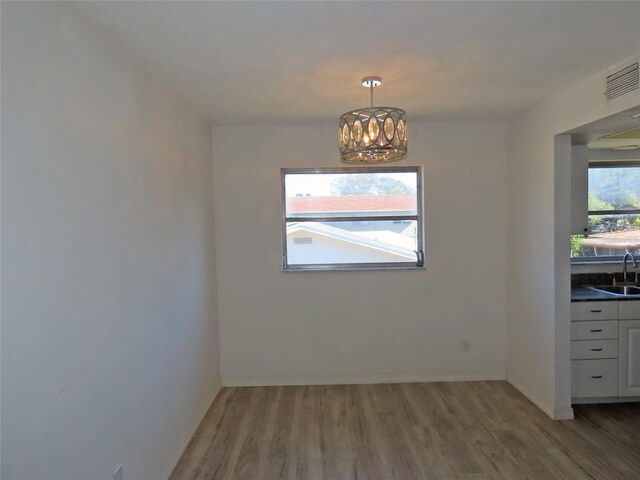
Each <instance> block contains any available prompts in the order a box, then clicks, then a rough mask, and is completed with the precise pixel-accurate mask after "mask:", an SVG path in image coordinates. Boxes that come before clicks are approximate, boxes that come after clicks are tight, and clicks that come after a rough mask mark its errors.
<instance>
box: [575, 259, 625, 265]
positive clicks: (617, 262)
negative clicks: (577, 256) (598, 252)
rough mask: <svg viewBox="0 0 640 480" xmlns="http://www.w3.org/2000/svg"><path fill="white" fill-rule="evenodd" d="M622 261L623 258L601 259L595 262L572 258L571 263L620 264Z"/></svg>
mask: <svg viewBox="0 0 640 480" xmlns="http://www.w3.org/2000/svg"><path fill="white" fill-rule="evenodd" d="M621 263H622V258H621V259H620V260H601V261H593V262H585V261H580V260H578V261H574V260H571V265H620V264H621Z"/></svg>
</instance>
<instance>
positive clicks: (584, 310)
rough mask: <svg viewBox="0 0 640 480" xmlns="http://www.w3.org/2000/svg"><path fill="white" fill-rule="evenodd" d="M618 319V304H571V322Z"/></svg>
mask: <svg viewBox="0 0 640 480" xmlns="http://www.w3.org/2000/svg"><path fill="white" fill-rule="evenodd" d="M638 303H640V302H638ZM617 319H618V302H572V303H571V320H617Z"/></svg>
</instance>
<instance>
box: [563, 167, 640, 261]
mask: <svg viewBox="0 0 640 480" xmlns="http://www.w3.org/2000/svg"><path fill="white" fill-rule="evenodd" d="M588 198H589V235H588V236H586V237H584V236H582V235H574V236H572V237H571V257H572V258H573V259H574V260H578V261H607V260H612V261H613V260H621V258H622V256H623V255H624V254H625V253H627V252H629V253H633V254H634V255H639V254H640V162H633V163H631V162H598V163H591V164H589V197H588Z"/></svg>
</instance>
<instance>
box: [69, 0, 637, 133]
mask: <svg viewBox="0 0 640 480" xmlns="http://www.w3.org/2000/svg"><path fill="white" fill-rule="evenodd" d="M75 6H76V8H78V9H80V10H81V11H82V12H83V14H84V15H86V16H88V17H90V18H92V19H93V20H95V21H97V22H98V23H100V24H102V25H104V26H106V28H107V30H109V31H110V32H111V34H112V35H113V36H114V37H116V38H117V39H118V40H119V41H120V42H121V43H123V44H125V45H126V46H127V48H128V49H129V50H131V51H132V52H133V54H134V55H136V56H137V57H139V59H140V60H141V61H142V62H143V63H144V64H146V66H147V68H149V69H150V70H152V71H153V72H155V73H156V74H157V75H159V76H160V77H161V78H164V79H165V80H166V81H167V82H168V83H169V84H171V85H173V86H174V87H175V88H176V89H178V90H179V91H180V92H181V93H182V94H183V95H184V97H185V98H186V99H187V100H188V102H189V103H191V104H192V105H193V106H195V107H196V108H197V109H199V110H200V111H202V112H203V113H205V114H206V115H207V116H208V117H209V118H210V119H211V121H212V122H213V123H214V124H216V125H223V124H231V125H238V124H261V123H298V122H312V121H324V120H327V121H336V119H337V117H338V116H339V115H340V114H342V113H343V112H345V111H346V110H349V109H351V108H356V107H362V106H368V93H367V91H366V90H365V89H364V88H363V87H362V86H360V79H361V77H363V76H365V75H371V74H378V75H381V76H382V77H383V81H384V85H383V86H382V87H380V88H378V89H377V90H376V101H375V103H376V104H377V105H383V104H387V105H393V106H397V107H401V108H404V109H406V110H407V112H408V115H409V117H410V119H416V118H420V119H467V118H488V119H491V118H505V117H508V116H509V115H511V114H513V113H515V112H517V111H520V110H522V109H523V108H526V107H528V106H530V105H532V104H534V103H536V102H539V101H540V100H542V99H543V98H545V97H547V96H549V95H551V94H553V93H555V92H557V91H559V90H562V89H563V88H566V87H569V86H570V85H572V84H573V83H575V82H578V81H580V80H582V79H583V78H585V77H586V76H588V75H590V74H593V73H596V72H599V71H600V70H603V69H605V68H607V67H609V66H610V65H612V64H614V63H617V62H618V61H620V60H621V59H624V58H625V57H628V56H631V55H635V54H637V53H639V52H640V35H639V34H638V24H639V23H640V2H611V1H602V2H535V1H534V2H497V3H494V2H477V1H472V2H406V3H405V2H295V3H294V2H255V3H254V2H110V1H107V2H80V3H78V4H75Z"/></svg>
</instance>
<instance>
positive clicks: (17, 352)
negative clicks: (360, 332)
mask: <svg viewBox="0 0 640 480" xmlns="http://www.w3.org/2000/svg"><path fill="white" fill-rule="evenodd" d="M72 10H73V7H68V6H64V5H61V4H53V3H49V4H36V3H26V2H23V3H7V2H3V4H2V39H1V41H2V289H3V290H2V459H3V462H2V473H1V476H2V479H3V480H18V479H21V480H22V479H24V480H37V479H46V480H56V479H60V480H87V479H92V480H99V479H105V480H106V479H111V478H112V474H113V471H114V469H115V468H116V467H117V465H118V464H120V463H122V464H124V473H125V475H124V477H125V478H126V479H132V480H133V479H135V480H145V479H146V480H159V479H162V478H166V477H167V476H168V474H169V472H170V470H171V468H172V467H173V463H174V462H175V461H176V460H177V458H178V455H179V454H180V452H181V449H182V448H183V447H184V446H185V442H186V441H188V439H189V437H190V436H191V434H192V433H193V428H194V427H195V426H196V424H197V423H198V422H199V420H200V419H201V418H202V415H203V413H204V411H205V409H206V408H207V407H208V406H209V405H210V403H211V401H212V400H213V398H214V396H215V394H216V392H217V390H218V388H219V385H220V381H219V377H218V368H217V367H218V347H217V340H218V332H217V320H216V301H215V273H214V271H215V260H214V253H215V252H214V247H213V244H214V238H213V220H212V214H213V206H212V200H213V194H212V187H211V178H212V164H211V132H210V127H209V126H208V124H207V123H206V122H205V121H203V120H202V119H200V118H199V117H198V116H197V115H195V114H194V113H192V112H191V111H189V110H188V109H186V108H185V107H184V106H183V103H182V101H181V100H180V99H179V98H177V97H176V96H175V95H174V94H173V93H172V92H171V91H169V90H168V89H167V88H165V87H164V86H163V85H162V84H160V83H158V82H157V81H155V80H154V79H153V78H151V77H149V76H148V75H146V74H145V73H143V72H142V71H141V70H139V69H138V67H137V66H136V65H135V64H134V63H133V62H132V61H130V60H127V58H126V56H125V55H123V54H122V52H120V51H119V49H118V47H117V46H116V45H114V44H111V43H110V41H109V40H104V39H103V38H102V37H101V34H100V33H98V32H96V31H95V29H94V27H92V26H91V24H90V23H88V22H86V21H84V20H83V19H80V18H76V17H75V15H74V14H73V13H72Z"/></svg>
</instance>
